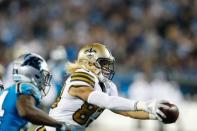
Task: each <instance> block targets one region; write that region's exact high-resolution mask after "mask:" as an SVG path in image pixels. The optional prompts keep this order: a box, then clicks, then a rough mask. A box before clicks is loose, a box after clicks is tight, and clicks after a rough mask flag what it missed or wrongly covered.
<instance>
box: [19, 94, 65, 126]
mask: <svg viewBox="0 0 197 131" xmlns="http://www.w3.org/2000/svg"><path fill="white" fill-rule="evenodd" d="M35 104H36V101H35V99H34V97H32V96H30V95H24V94H21V95H19V98H18V101H17V104H16V107H17V111H18V114H19V115H20V116H21V117H23V118H26V119H27V120H28V121H30V122H32V123H33V124H36V125H47V126H53V127H57V128H60V127H62V123H61V122H58V121H56V120H55V119H53V118H51V117H49V116H48V114H47V113H45V112H44V111H42V110H40V109H39V108H37V107H36V106H35Z"/></svg>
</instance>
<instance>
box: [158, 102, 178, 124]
mask: <svg viewBox="0 0 197 131" xmlns="http://www.w3.org/2000/svg"><path fill="white" fill-rule="evenodd" d="M164 104H165V105H167V106H169V107H170V109H164V108H160V110H161V111H162V112H163V113H164V114H165V115H166V118H162V120H163V121H162V122H163V123H164V124H170V123H174V122H176V120H177V119H178V117H179V110H178V107H177V106H176V105H174V104H172V103H164Z"/></svg>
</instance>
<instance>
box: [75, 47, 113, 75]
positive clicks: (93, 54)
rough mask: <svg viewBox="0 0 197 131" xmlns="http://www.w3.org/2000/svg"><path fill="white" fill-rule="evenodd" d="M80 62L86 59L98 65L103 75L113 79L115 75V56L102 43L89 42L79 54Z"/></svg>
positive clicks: (91, 63)
mask: <svg viewBox="0 0 197 131" xmlns="http://www.w3.org/2000/svg"><path fill="white" fill-rule="evenodd" d="M77 61H78V62H83V61H86V62H88V64H89V65H92V66H94V67H96V69H98V70H99V73H100V72H101V73H102V74H103V76H105V77H107V78H108V79H112V78H113V76H114V61H115V59H114V57H113V56H112V54H111V53H110V51H109V50H108V49H107V48H106V47H105V46H104V45H103V44H100V43H93V44H87V45H85V46H84V47H82V48H81V49H80V51H79V54H78V59H77Z"/></svg>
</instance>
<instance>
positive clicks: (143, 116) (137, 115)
mask: <svg viewBox="0 0 197 131" xmlns="http://www.w3.org/2000/svg"><path fill="white" fill-rule="evenodd" d="M112 112H114V113H116V114H119V115H123V116H126V117H130V118H133V119H140V120H156V119H157V118H156V117H155V116H154V115H153V114H150V113H148V112H144V111H128V112H127V111H126V112H120V111H112Z"/></svg>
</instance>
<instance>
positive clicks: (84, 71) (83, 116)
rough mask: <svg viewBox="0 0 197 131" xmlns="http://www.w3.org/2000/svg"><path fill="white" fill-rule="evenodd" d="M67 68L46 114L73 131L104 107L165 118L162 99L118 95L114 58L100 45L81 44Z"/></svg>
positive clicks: (131, 114) (80, 129) (138, 116)
mask: <svg viewBox="0 0 197 131" xmlns="http://www.w3.org/2000/svg"><path fill="white" fill-rule="evenodd" d="M67 70H68V71H69V73H70V76H69V77H68V78H67V80H66V81H65V84H64V87H63V89H62V91H61V94H60V96H59V97H58V98H57V100H56V102H55V103H54V104H53V105H52V107H51V108H52V109H51V110H50V112H49V115H50V116H51V117H52V118H54V119H56V120H58V121H64V122H67V123H69V124H71V125H73V126H75V127H76V128H77V131H83V130H85V128H86V127H88V126H89V124H90V123H91V122H93V121H94V120H95V119H96V118H97V117H98V116H99V115H100V114H101V113H102V112H103V110H104V109H109V110H111V111H113V112H115V113H118V114H121V115H124V116H128V117H131V118H136V119H159V120H161V116H162V117H165V115H164V114H163V113H162V112H161V111H160V110H159V108H160V107H164V108H168V107H167V106H165V105H164V104H162V103H163V102H162V101H147V102H145V101H135V100H129V99H126V98H122V97H119V96H118V92H117V87H116V85H115V84H114V83H113V82H112V81H111V79H112V77H113V75H114V57H113V56H112V55H111V53H110V52H109V51H108V49H107V48H106V47H105V46H104V45H102V44H99V43H93V44H88V45H85V46H84V47H83V48H81V50H80V51H79V54H78V59H77V61H76V62H75V63H71V64H70V65H68V67H67ZM46 129H47V130H50V131H52V130H53V128H50V127H46Z"/></svg>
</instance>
